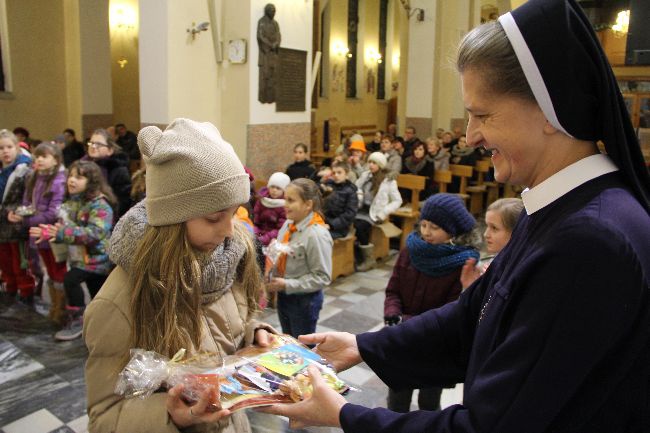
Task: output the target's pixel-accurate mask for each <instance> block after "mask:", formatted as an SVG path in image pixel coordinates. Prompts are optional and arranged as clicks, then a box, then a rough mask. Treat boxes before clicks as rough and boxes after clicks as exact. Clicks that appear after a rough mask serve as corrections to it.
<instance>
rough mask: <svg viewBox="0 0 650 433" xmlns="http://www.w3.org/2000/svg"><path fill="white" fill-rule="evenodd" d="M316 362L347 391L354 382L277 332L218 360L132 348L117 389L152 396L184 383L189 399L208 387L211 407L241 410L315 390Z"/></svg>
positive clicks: (291, 400)
mask: <svg viewBox="0 0 650 433" xmlns="http://www.w3.org/2000/svg"><path fill="white" fill-rule="evenodd" d="M309 365H314V366H316V367H317V368H318V369H319V370H320V373H321V374H322V375H323V378H324V379H325V381H326V383H327V384H328V385H329V386H330V387H331V388H332V389H333V390H335V391H336V392H338V393H340V394H346V393H347V392H348V391H349V390H350V389H352V388H351V387H349V386H348V385H346V384H345V383H344V382H343V381H342V380H341V379H339V378H338V376H337V375H336V372H335V371H334V369H333V368H332V366H331V365H329V364H327V362H326V361H325V360H324V359H322V358H321V357H320V356H319V355H318V354H316V353H315V352H312V351H311V350H309V348H307V347H306V346H304V345H303V344H302V343H300V342H299V341H297V340H296V339H294V338H293V337H290V336H288V335H271V344H270V346H269V347H265V348H261V347H258V346H250V347H247V348H244V349H242V350H240V351H238V352H237V353H236V354H235V355H233V356H228V357H226V358H225V359H224V360H223V361H222V362H218V361H217V357H216V356H215V355H213V354H208V353H202V354H199V355H196V356H192V357H185V351H184V350H181V351H179V353H177V354H176V355H175V356H174V357H173V358H172V359H169V358H167V357H165V356H162V355H160V354H158V353H155V352H151V351H145V350H142V349H133V350H131V360H130V361H129V363H128V364H127V365H126V367H124V369H123V370H122V372H121V373H120V375H119V377H118V381H117V385H116V387H115V393H116V394H118V395H122V396H124V397H126V398H133V397H140V398H146V397H148V396H150V395H151V394H152V393H154V392H156V391H158V390H159V389H168V388H172V387H174V386H176V385H178V384H181V383H182V384H183V385H184V387H183V399H184V400H185V401H186V402H187V403H188V404H193V403H194V402H196V401H198V400H199V397H200V395H201V393H205V392H208V393H209V394H208V395H209V405H208V409H209V410H212V411H216V410H219V409H222V408H223V409H229V410H230V411H235V410H239V409H243V408H246V407H255V406H266V405H271V404H276V403H295V402H299V401H301V400H304V399H306V398H309V397H310V396H311V393H312V387H311V382H310V380H309V373H308V371H307V367H308V366H309Z"/></svg>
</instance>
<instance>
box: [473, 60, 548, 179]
mask: <svg viewBox="0 0 650 433" xmlns="http://www.w3.org/2000/svg"><path fill="white" fill-rule="evenodd" d="M483 79H484V78H483V76H481V74H480V72H476V71H475V70H472V69H470V70H466V71H465V72H463V74H462V75H461V81H462V89H463V102H464V104H465V108H466V109H467V111H468V112H469V123H468V125H467V143H468V144H469V145H470V146H472V147H478V146H483V147H485V148H486V149H487V150H489V151H490V152H491V153H492V162H493V164H494V176H495V178H496V180H497V181H498V182H509V183H511V184H513V185H524V186H528V187H533V186H535V185H537V184H538V183H539V182H541V181H542V180H544V179H545V178H546V177H548V173H546V172H547V171H548V170H547V168H548V167H549V166H550V165H551V162H552V161H553V159H554V158H556V157H557V155H553V154H552V151H551V147H550V146H545V138H546V136H545V135H544V127H545V125H546V123H547V122H546V118H545V117H544V114H543V113H542V110H541V109H540V108H539V106H538V105H537V104H534V103H530V102H526V101H523V100H522V99H520V98H516V97H512V96H506V95H494V94H490V93H489V92H486V91H485V90H484V86H483Z"/></svg>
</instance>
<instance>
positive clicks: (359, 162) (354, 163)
mask: <svg viewBox="0 0 650 433" xmlns="http://www.w3.org/2000/svg"><path fill="white" fill-rule="evenodd" d="M348 153H349V154H350V157H349V158H348V163H349V164H350V171H353V172H354V174H355V176H356V178H357V179H358V178H360V177H361V175H362V174H363V172H364V171H366V170H368V166H367V164H366V161H365V157H366V144H365V143H364V142H363V140H356V141H353V142H352V143H350V147H348Z"/></svg>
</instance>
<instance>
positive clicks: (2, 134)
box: [0, 129, 18, 145]
mask: <svg viewBox="0 0 650 433" xmlns="http://www.w3.org/2000/svg"><path fill="white" fill-rule="evenodd" d="M3 138H8V139H9V140H11V141H12V142H13V143H14V145H18V138H17V137H16V134H14V133H13V132H11V131H10V130H8V129H0V140H2V139H3Z"/></svg>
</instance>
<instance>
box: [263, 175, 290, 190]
mask: <svg viewBox="0 0 650 433" xmlns="http://www.w3.org/2000/svg"><path fill="white" fill-rule="evenodd" d="M290 183H291V178H290V177H289V176H287V175H286V174H284V173H282V172H280V171H278V172H275V173H273V174H272V175H271V177H269V183H267V184H266V186H277V187H278V188H280V189H281V190H282V191H284V190H285V189H287V186H288V185H289V184H290Z"/></svg>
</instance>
